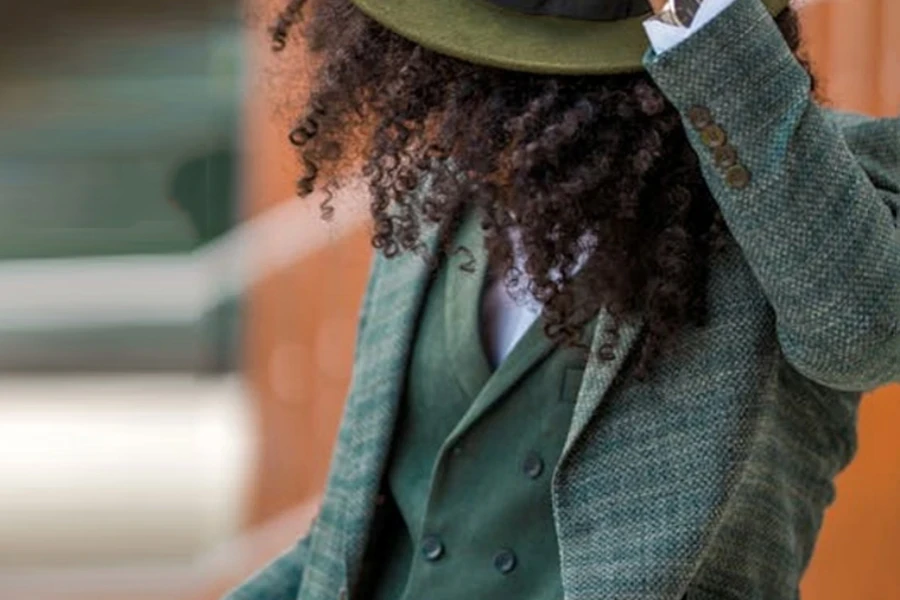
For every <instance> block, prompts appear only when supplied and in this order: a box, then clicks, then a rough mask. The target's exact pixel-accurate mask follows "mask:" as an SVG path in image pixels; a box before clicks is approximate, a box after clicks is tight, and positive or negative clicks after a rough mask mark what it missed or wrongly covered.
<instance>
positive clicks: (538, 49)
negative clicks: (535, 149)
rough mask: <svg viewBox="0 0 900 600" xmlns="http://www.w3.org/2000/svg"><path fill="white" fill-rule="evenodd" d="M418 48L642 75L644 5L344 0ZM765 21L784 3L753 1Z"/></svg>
mask: <svg viewBox="0 0 900 600" xmlns="http://www.w3.org/2000/svg"><path fill="white" fill-rule="evenodd" d="M352 1H353V3H354V4H355V5H356V6H357V7H359V9H360V10H362V11H363V12H364V13H366V14H367V15H368V16H369V17H371V18H372V19H374V20H375V21H377V22H378V23H380V24H381V25H383V26H385V27H387V28H388V29H390V30H392V31H394V32H395V33H397V34H399V35H401V36H403V37H404V38H407V39H409V40H412V41H413V42H416V43H418V44H420V45H422V46H424V47H425V48H428V49H430V50H434V51H435V52H439V53H441V54H447V55H449V56H453V57H455V58H459V59H461V60H465V61H468V62H473V63H478V64H483V65H487V66H491V67H499V68H501V69H509V70H514V71H528V72H533V73H555V74H571V75H583V74H609V73H622V72H628V71H640V70H642V69H643V66H642V63H641V59H642V57H643V55H644V53H645V52H646V50H647V48H648V45H649V44H648V41H647V35H646V33H644V30H643V26H642V24H641V23H642V22H643V20H644V19H646V18H647V17H649V16H650V15H651V13H652V10H651V8H650V4H649V3H648V0H352ZM761 1H762V2H763V3H764V4H765V5H766V7H767V8H768V10H769V12H770V13H771V14H772V15H777V14H778V13H780V12H781V11H782V10H783V9H785V8H786V7H787V6H788V4H789V0H761Z"/></svg>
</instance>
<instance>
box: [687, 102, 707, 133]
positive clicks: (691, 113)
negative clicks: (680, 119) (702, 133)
mask: <svg viewBox="0 0 900 600" xmlns="http://www.w3.org/2000/svg"><path fill="white" fill-rule="evenodd" d="M688 119H690V121H691V123H692V124H693V125H694V127H696V128H697V129H703V128H704V127H706V126H707V125H712V122H713V120H712V113H711V112H710V111H709V109H708V108H706V107H705V106H693V107H691V108H690V109H689V110H688Z"/></svg>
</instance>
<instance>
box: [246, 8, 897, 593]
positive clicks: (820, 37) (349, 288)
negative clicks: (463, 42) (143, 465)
mask: <svg viewBox="0 0 900 600" xmlns="http://www.w3.org/2000/svg"><path fill="white" fill-rule="evenodd" d="M248 1H249V2H250V3H251V4H252V5H254V7H255V10H254V12H260V10H259V6H263V7H264V8H265V10H263V11H262V12H266V10H267V11H268V14H272V13H271V7H272V6H275V5H277V3H278V0H274V2H275V4H273V3H272V2H273V0H248ZM266 7H268V8H266ZM803 16H804V24H805V35H806V37H807V40H808V47H809V50H810V53H811V57H812V59H813V62H814V65H815V67H816V69H817V72H818V73H819V75H820V77H821V78H822V80H823V83H824V88H825V93H826V96H827V97H828V98H829V100H830V102H831V103H832V104H833V105H835V106H836V107H840V108H844V109H849V110H856V111H860V112H865V113H869V114H874V115H897V114H898V112H900V72H898V71H900V0H855V1H849V0H848V1H843V0H831V1H827V2H819V3H814V4H812V5H809V6H807V8H805V9H804V11H803ZM257 29H261V28H257ZM250 45H251V47H252V50H253V52H252V54H253V57H254V58H253V62H254V64H255V67H256V68H255V69H253V71H252V74H251V80H252V85H251V90H252V92H251V93H250V95H249V102H248V111H247V115H246V139H247V145H246V149H245V150H246V152H245V155H246V160H245V169H246V171H245V173H246V197H247V198H250V199H251V206H250V207H249V210H250V213H251V214H256V213H258V212H260V211H264V210H265V209H267V208H270V207H272V206H274V205H275V204H278V203H280V202H284V201H286V199H287V198H289V197H291V196H292V194H293V178H294V176H295V175H296V174H297V172H298V168H297V167H296V166H295V161H294V157H293V154H292V152H291V149H290V147H289V145H288V144H287V142H286V133H287V131H288V129H289V123H288V121H287V120H286V119H285V118H284V117H285V113H283V112H278V111H275V109H274V107H273V104H272V98H274V97H277V96H278V95H279V94H281V93H282V91H283V89H284V88H278V87H277V86H276V85H273V84H272V82H271V81H269V82H268V83H267V82H266V81H267V76H268V75H269V74H270V73H271V65H272V62H271V58H270V57H269V53H268V51H267V49H266V48H267V45H266V44H265V43H264V42H263V40H262V38H261V36H257V35H254V36H253V39H252V41H251V44H250ZM285 80H287V81H290V85H291V88H292V89H294V90H295V92H296V94H292V95H294V96H297V95H299V93H300V92H302V89H303V81H302V77H301V78H299V79H297V80H291V79H290V78H280V79H279V81H278V83H279V84H284V82H285ZM279 105H280V103H279ZM338 210H340V207H339V208H338ZM310 226H325V225H324V224H321V223H318V222H312V223H311V224H310ZM301 234H302V232H298V235H301ZM370 256H371V250H370V249H369V247H368V243H367V232H366V231H365V230H364V228H362V227H361V228H359V229H358V230H357V231H356V232H355V233H353V234H352V235H349V236H347V237H343V238H340V239H336V240H335V241H334V242H333V243H332V244H330V245H329V246H328V247H327V248H325V249H323V250H321V251H320V252H318V253H316V254H314V255H312V256H309V257H307V258H305V259H304V260H302V261H300V262H298V263H296V264H294V265H292V266H291V267H290V268H288V269H285V270H284V271H282V272H280V273H278V274H276V275H275V276H272V277H270V278H268V279H267V280H265V281H263V282H262V283H261V284H260V285H258V286H257V287H256V288H255V289H253V290H252V292H251V294H250V300H249V310H248V313H247V322H248V327H247V331H246V334H247V344H248V352H247V354H246V362H245V368H246V372H247V375H248V378H249V381H250V382H251V385H252V389H253V391H254V392H255V393H256V395H257V398H258V400H259V406H258V419H259V428H260V431H261V447H260V462H259V468H258V477H257V485H256V487H255V489H254V490H253V498H252V510H251V514H250V515H249V517H248V525H258V524H260V523H262V522H264V521H267V520H269V519H272V518H273V517H275V516H276V515H278V514H280V513H282V512H284V511H287V510H288V509H290V508H291V507H292V506H294V505H296V504H298V503H299V502H302V501H309V500H310V499H313V498H315V497H316V495H317V494H318V493H319V492H320V490H321V489H322V487H323V485H324V480H325V475H326V471H327V466H328V457H329V456H330V451H331V447H332V444H333V442H334V439H335V434H336V431H337V424H338V420H339V418H340V412H341V410H342V406H343V401H344V394H345V393H346V390H347V386H348V383H349V377H350V369H351V358H352V353H353V351H352V348H353V341H354V335H355V323H356V317H357V315H358V309H359V304H360V300H361V295H362V291H363V288H364V284H365V278H366V274H367V268H368V262H369V258H370ZM898 431H900V385H895V386H889V387H887V388H884V389H881V390H878V391H876V392H874V393H872V394H869V395H868V396H867V398H866V399H865V401H864V404H863V410H862V414H861V416H860V449H859V454H858V456H857V458H856V460H855V461H854V463H853V464H852V466H851V467H850V468H849V469H848V470H847V471H846V472H845V473H844V474H843V475H842V476H841V477H840V478H839V480H838V498H837V502H836V503H835V505H834V506H833V508H832V509H831V510H829V512H828V514H827V518H826V523H825V526H824V530H823V532H822V536H821V538H820V542H819V544H818V547H817V549H816V553H815V556H814V559H813V562H812V564H811V566H810V569H809V572H808V576H807V577H806V580H805V581H804V585H803V594H804V597H806V598H813V599H816V600H838V599H840V600H845V599H846V598H859V599H863V600H897V599H898V598H900V569H898V568H897V566H898V565H900V476H898V474H900V437H898V435H897V433H898Z"/></svg>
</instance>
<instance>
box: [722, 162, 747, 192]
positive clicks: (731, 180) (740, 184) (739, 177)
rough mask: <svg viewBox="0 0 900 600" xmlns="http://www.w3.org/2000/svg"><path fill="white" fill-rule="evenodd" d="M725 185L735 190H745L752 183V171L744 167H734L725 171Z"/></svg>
mask: <svg viewBox="0 0 900 600" xmlns="http://www.w3.org/2000/svg"><path fill="white" fill-rule="evenodd" d="M725 183H727V184H728V185H729V186H730V187H733V188H735V189H741V188H745V187H747V184H748V183H750V171H748V170H747V169H746V168H744V166H743V165H734V166H733V167H731V168H729V169H728V170H727V171H725Z"/></svg>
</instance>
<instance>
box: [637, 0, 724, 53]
mask: <svg viewBox="0 0 900 600" xmlns="http://www.w3.org/2000/svg"><path fill="white" fill-rule="evenodd" d="M732 2H734V0H704V2H703V4H701V5H700V8H699V9H697V14H696V15H695V16H694V21H693V22H692V23H691V26H690V27H686V28H685V27H676V26H675V25H669V24H668V23H663V22H661V21H658V20H656V19H653V18H650V19H646V20H644V30H645V31H646V32H647V37H649V38H650V45H651V46H653V50H654V51H655V52H656V53H657V54H662V53H663V52H665V51H666V50H671V49H672V48H674V47H675V46H677V45H678V44H680V43H681V42H683V41H684V40H686V39H687V38H688V37H690V35H691V34H692V33H694V32H695V31H697V30H698V29H700V28H701V27H703V26H704V25H706V24H707V23H709V22H710V21H712V20H713V19H714V18H715V17H716V16H717V15H718V14H719V13H720V12H722V11H723V10H725V9H726V8H728V6H730V5H731V3H732Z"/></svg>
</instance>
